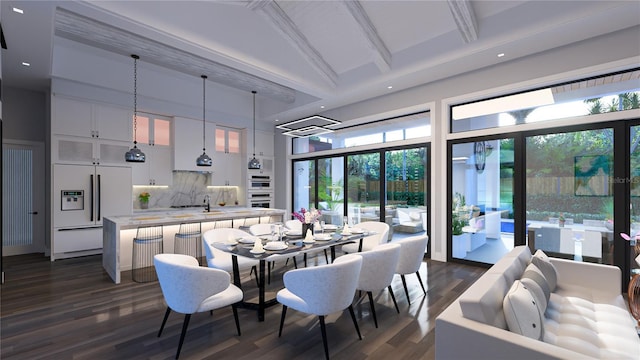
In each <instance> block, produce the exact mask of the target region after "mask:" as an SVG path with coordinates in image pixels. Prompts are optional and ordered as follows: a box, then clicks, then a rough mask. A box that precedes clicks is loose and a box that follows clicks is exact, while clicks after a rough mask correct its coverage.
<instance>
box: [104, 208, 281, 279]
mask: <svg viewBox="0 0 640 360" xmlns="http://www.w3.org/2000/svg"><path fill="white" fill-rule="evenodd" d="M284 214H285V211H284V210H279V209H248V208H234V209H228V210H225V211H222V210H216V211H212V212H202V211H194V210H178V211H162V212H146V213H138V214H134V215H122V216H109V217H105V218H104V220H103V224H104V227H103V239H102V241H103V248H102V249H103V250H102V266H103V268H104V269H105V271H106V272H107V273H108V274H109V276H110V277H111V279H112V280H113V281H114V282H115V283H116V284H119V283H120V282H121V281H122V277H121V273H122V272H123V271H129V270H131V264H132V252H133V238H134V237H135V236H136V232H137V229H138V227H141V226H157V225H162V226H163V252H165V253H173V245H174V236H175V234H176V233H177V232H178V231H179V228H180V224H181V223H197V222H199V223H202V228H201V229H202V230H201V231H202V233H205V232H206V231H208V230H211V229H213V228H214V227H215V226H216V223H219V224H218V226H219V227H236V228H237V227H240V226H244V224H245V223H247V222H251V223H254V222H256V221H258V222H260V223H265V222H266V223H271V222H276V221H283V220H284ZM247 219H251V220H247ZM201 246H202V244H201ZM203 253H204V252H203Z"/></svg>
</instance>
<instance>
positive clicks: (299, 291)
mask: <svg viewBox="0 0 640 360" xmlns="http://www.w3.org/2000/svg"><path fill="white" fill-rule="evenodd" d="M361 266H362V258H361V257H360V256H359V255H344V256H341V257H339V258H337V259H336V260H335V261H334V262H333V264H328V265H321V266H314V267H309V268H304V269H296V270H290V271H287V272H286V273H285V274H284V277H283V280H284V286H285V288H284V289H282V290H280V291H278V294H277V296H276V297H277V299H278V302H280V303H281V304H282V317H281V318H280V330H279V332H278V337H280V336H282V327H283V325H284V319H285V316H286V314H287V308H289V307H290V308H293V309H295V310H297V311H301V312H305V313H308V314H313V315H317V316H318V318H319V320H320V331H321V332H322V344H323V346H324V353H325V357H326V358H327V359H329V347H328V344H327V332H326V327H325V321H324V318H325V316H326V315H329V314H332V313H335V312H338V311H343V310H344V309H347V308H348V309H349V313H350V314H351V319H352V320H353V324H354V325H355V327H356V332H357V333H358V338H360V340H362V336H361V335H360V328H358V323H357V321H356V316H355V313H354V312H353V306H352V304H351V303H352V301H353V296H354V294H355V291H356V285H357V284H358V277H359V275H360V268H361Z"/></svg>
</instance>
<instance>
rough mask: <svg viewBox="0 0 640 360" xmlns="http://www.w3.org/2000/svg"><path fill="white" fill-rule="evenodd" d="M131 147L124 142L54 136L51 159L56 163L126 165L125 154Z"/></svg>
mask: <svg viewBox="0 0 640 360" xmlns="http://www.w3.org/2000/svg"><path fill="white" fill-rule="evenodd" d="M130 146H131V143H129V142H124V141H114V140H102V139H95V138H93V139H92V138H85V137H76V136H59V135H54V136H53V137H52V139H51V147H52V151H51V158H52V161H53V162H54V163H65V164H82V165H100V164H102V165H125V164H126V162H125V160H124V154H125V153H126V152H127V151H128V150H129V147H130Z"/></svg>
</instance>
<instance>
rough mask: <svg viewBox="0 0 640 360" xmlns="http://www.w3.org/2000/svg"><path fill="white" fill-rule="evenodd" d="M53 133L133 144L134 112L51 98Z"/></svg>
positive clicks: (55, 97)
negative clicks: (132, 119) (132, 121)
mask: <svg viewBox="0 0 640 360" xmlns="http://www.w3.org/2000/svg"><path fill="white" fill-rule="evenodd" d="M51 106H52V118H51V132H52V133H53V134H55V135H71V136H78V137H85V138H94V139H105V140H116V141H130V139H131V137H132V135H131V134H132V129H131V126H130V124H131V118H132V112H131V111H129V110H127V109H123V108H118V107H113V106H107V105H102V104H94V103H91V102H86V101H80V100H74V99H68V98H64V97H58V96H53V97H52V105H51Z"/></svg>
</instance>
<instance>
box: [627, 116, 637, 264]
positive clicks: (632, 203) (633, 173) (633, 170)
mask: <svg viewBox="0 0 640 360" xmlns="http://www.w3.org/2000/svg"><path fill="white" fill-rule="evenodd" d="M629 140H630V141H629V144H630V161H629V185H630V192H631V196H630V197H629V209H630V224H631V226H630V231H629V232H628V234H629V235H630V244H629V245H630V246H631V251H630V254H631V258H632V259H630V269H631V274H632V275H634V274H639V273H640V125H636V126H631V127H630V139H629Z"/></svg>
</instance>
